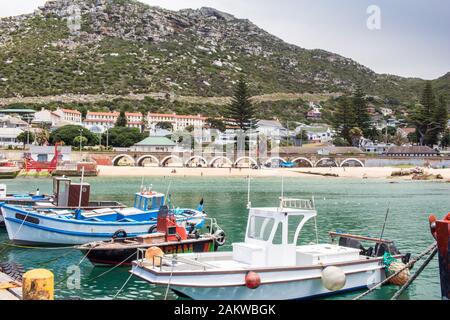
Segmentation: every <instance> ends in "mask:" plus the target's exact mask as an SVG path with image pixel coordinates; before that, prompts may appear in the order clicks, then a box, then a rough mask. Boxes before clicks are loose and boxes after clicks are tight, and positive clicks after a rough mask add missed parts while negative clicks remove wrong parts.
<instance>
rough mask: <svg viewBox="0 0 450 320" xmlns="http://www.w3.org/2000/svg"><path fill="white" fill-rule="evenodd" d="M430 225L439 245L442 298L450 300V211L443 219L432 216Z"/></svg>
mask: <svg viewBox="0 0 450 320" xmlns="http://www.w3.org/2000/svg"><path fill="white" fill-rule="evenodd" d="M430 227H431V233H432V234H433V236H434V237H435V238H436V242H437V247H438V253H439V270H440V272H439V273H440V277H441V294H442V299H444V300H450V213H449V214H448V215H447V216H446V217H445V218H444V219H443V220H437V219H436V217H435V216H431V217H430Z"/></svg>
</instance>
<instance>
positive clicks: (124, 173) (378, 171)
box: [99, 166, 450, 181]
mask: <svg viewBox="0 0 450 320" xmlns="http://www.w3.org/2000/svg"><path fill="white" fill-rule="evenodd" d="M99 170H100V173H99V176H102V177H143V176H179V177H202V176H203V177H246V176H248V175H251V176H252V177H280V176H284V177H300V176H303V177H315V178H318V179H324V178H352V179H386V178H391V179H403V180H408V179H412V175H411V176H404V177H391V175H392V173H393V172H398V171H400V170H404V171H407V170H409V169H399V168H391V167H383V168H296V169H260V170H251V169H244V168H242V169H238V168H233V169H230V168H172V167H170V168H169V167H165V168H161V167H110V166H99ZM424 170H425V172H426V174H431V175H441V176H442V177H443V180H447V181H449V180H450V169H424ZM441 180H442V179H441Z"/></svg>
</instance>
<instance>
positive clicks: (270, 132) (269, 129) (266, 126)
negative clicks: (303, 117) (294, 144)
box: [255, 120, 287, 140]
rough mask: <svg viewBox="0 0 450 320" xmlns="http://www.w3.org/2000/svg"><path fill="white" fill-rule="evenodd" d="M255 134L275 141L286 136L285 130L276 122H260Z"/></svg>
mask: <svg viewBox="0 0 450 320" xmlns="http://www.w3.org/2000/svg"><path fill="white" fill-rule="evenodd" d="M256 127H257V128H256V130H255V131H256V132H257V133H259V134H263V135H265V136H267V137H272V138H275V139H277V140H279V139H281V137H286V136H287V129H286V128H285V127H283V125H282V124H281V123H280V122H279V121H278V120H260V121H258V123H257V125H256Z"/></svg>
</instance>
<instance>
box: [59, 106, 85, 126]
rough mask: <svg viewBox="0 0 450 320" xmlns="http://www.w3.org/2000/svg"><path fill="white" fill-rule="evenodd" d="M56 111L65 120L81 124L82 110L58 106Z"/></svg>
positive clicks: (69, 122)
mask: <svg viewBox="0 0 450 320" xmlns="http://www.w3.org/2000/svg"><path fill="white" fill-rule="evenodd" d="M54 113H55V114H56V115H58V116H59V117H60V120H61V121H63V122H66V123H68V124H77V125H81V112H80V111H78V110H71V109H62V108H58V109H57V110H56V111H55V112H54Z"/></svg>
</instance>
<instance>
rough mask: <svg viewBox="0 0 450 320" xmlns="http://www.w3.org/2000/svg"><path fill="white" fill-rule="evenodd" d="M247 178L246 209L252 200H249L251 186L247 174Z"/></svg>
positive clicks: (249, 206)
mask: <svg viewBox="0 0 450 320" xmlns="http://www.w3.org/2000/svg"><path fill="white" fill-rule="evenodd" d="M247 179H248V185H247V209H250V208H251V207H252V202H251V201H250V187H251V183H250V180H251V177H250V175H248V177H247Z"/></svg>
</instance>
